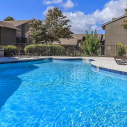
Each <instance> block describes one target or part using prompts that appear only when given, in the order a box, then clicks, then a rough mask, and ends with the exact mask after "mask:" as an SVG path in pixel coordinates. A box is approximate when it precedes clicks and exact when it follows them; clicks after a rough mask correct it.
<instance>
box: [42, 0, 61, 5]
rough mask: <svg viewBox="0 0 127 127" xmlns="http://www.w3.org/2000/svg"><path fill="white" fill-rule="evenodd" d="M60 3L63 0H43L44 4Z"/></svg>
mask: <svg viewBox="0 0 127 127" xmlns="http://www.w3.org/2000/svg"><path fill="white" fill-rule="evenodd" d="M59 3H62V0H44V1H43V4H47V5H49V4H59Z"/></svg>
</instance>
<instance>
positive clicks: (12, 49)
mask: <svg viewBox="0 0 127 127" xmlns="http://www.w3.org/2000/svg"><path fill="white" fill-rule="evenodd" d="M9 52H13V53H14V54H16V52H18V49H17V47H16V46H13V45H7V46H4V54H5V56H8V54H9Z"/></svg>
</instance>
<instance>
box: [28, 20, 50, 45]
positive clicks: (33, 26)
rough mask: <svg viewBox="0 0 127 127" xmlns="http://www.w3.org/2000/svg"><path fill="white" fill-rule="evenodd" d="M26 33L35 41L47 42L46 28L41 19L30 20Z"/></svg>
mask: <svg viewBox="0 0 127 127" xmlns="http://www.w3.org/2000/svg"><path fill="white" fill-rule="evenodd" d="M27 34H28V35H29V36H30V38H31V39H32V40H33V41H34V42H35V43H47V41H48V35H47V30H46V27H45V25H44V22H43V21H42V20H36V19H33V20H31V21H30V22H29V31H28V32H27Z"/></svg>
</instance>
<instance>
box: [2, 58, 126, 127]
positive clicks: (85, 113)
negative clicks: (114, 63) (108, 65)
mask: <svg viewBox="0 0 127 127" xmlns="http://www.w3.org/2000/svg"><path fill="white" fill-rule="evenodd" d="M0 109H1V110H0V127H101V126H102V127H109V126H111V127H126V126H127V77H126V76H121V75H117V74H113V73H110V72H103V71H97V70H96V69H94V68H92V67H91V65H90V64H88V63H85V62H83V61H81V60H80V61H79V60H78V61H59V60H54V61H52V60H48V61H35V62H25V63H13V64H2V65H0Z"/></svg>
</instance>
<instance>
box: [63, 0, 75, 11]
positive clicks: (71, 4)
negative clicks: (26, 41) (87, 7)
mask: <svg viewBox="0 0 127 127" xmlns="http://www.w3.org/2000/svg"><path fill="white" fill-rule="evenodd" d="M62 6H63V7H64V8H65V9H69V8H72V7H74V6H75V5H74V3H73V2H72V1H71V0H67V1H66V3H64V4H63V5H62Z"/></svg>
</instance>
